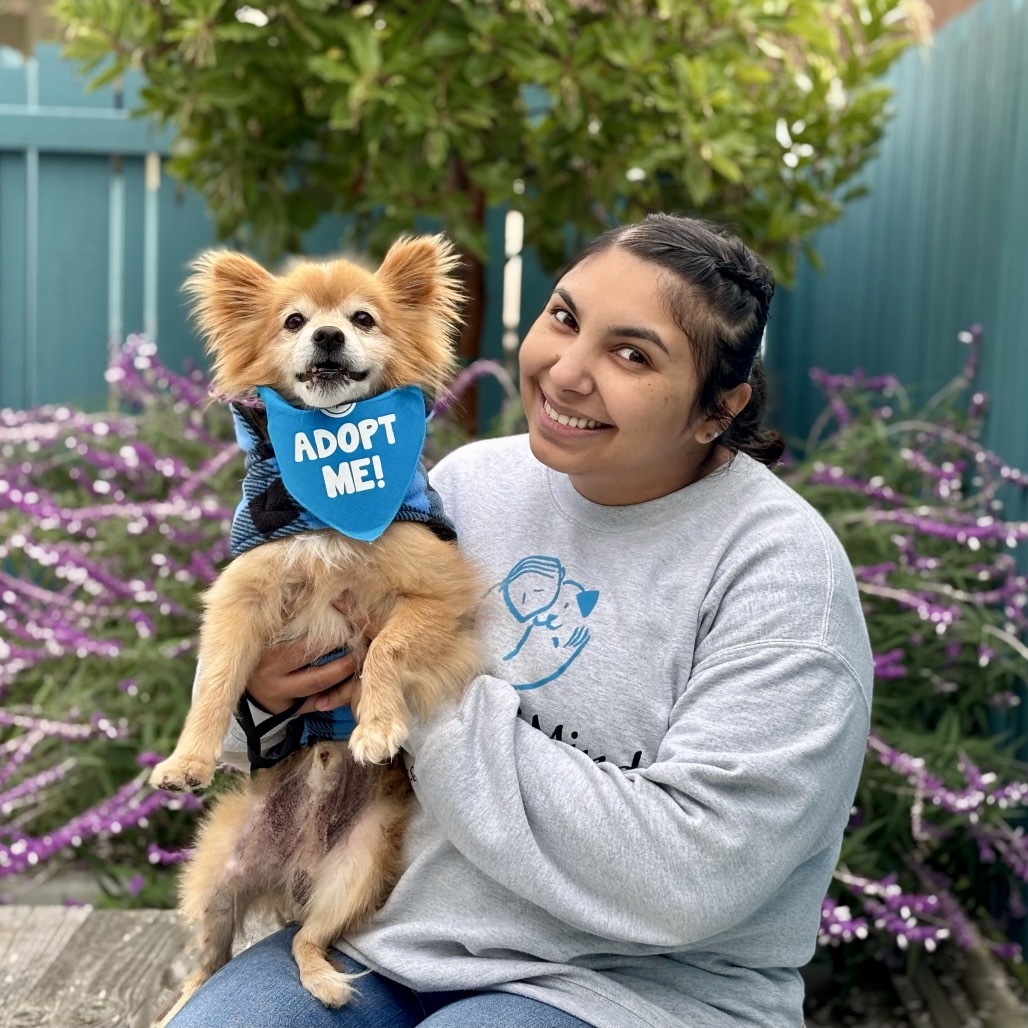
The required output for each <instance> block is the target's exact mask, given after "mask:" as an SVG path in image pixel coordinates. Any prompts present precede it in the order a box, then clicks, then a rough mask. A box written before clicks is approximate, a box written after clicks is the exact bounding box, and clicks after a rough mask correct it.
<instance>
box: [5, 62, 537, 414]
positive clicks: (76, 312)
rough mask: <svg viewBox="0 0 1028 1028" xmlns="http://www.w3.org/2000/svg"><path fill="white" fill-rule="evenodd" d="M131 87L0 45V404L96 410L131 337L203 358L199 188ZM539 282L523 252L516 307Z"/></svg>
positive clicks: (321, 226) (492, 342) (489, 316)
mask: <svg viewBox="0 0 1028 1028" xmlns="http://www.w3.org/2000/svg"><path fill="white" fill-rule="evenodd" d="M141 85H142V82H141V79H140V78H139V77H138V76H134V75H128V76H126V77H125V80H124V82H123V83H122V84H121V85H120V86H119V87H117V88H115V87H107V88H104V89H100V90H98V91H97V92H95V93H87V92H86V90H85V88H84V85H83V83H82V81H81V79H79V78H78V77H77V76H76V74H75V72H74V69H73V67H72V65H70V64H69V63H67V62H65V61H63V60H62V59H61V57H60V54H59V51H58V49H57V48H56V47H54V46H41V47H40V48H39V49H38V51H37V53H36V56H35V57H34V58H32V59H28V60H25V59H23V58H22V57H21V55H20V54H19V53H17V52H16V51H12V50H4V49H2V48H0V407H32V406H36V405H38V404H43V403H58V402H60V403H76V404H81V405H84V406H87V407H102V406H103V405H104V404H105V403H106V400H107V387H106V384H105V383H104V379H103V371H104V368H105V367H106V363H107V354H108V348H109V346H110V345H111V343H112V341H117V340H120V339H122V338H124V336H125V335H126V334H128V333H131V332H146V333H147V334H148V335H149V336H151V337H152V338H153V339H154V340H156V342H157V344H158V350H159V354H160V357H161V360H162V361H163V362H164V363H165V364H167V365H169V366H170V367H173V368H180V367H181V366H182V365H183V364H184V363H185V362H187V361H192V362H201V361H202V356H201V349H200V345H199V342H198V340H197V338H196V336H195V334H194V333H193V332H192V330H191V328H190V326H189V323H188V316H187V311H186V309H185V308H184V306H183V301H182V296H181V292H180V289H181V284H182V281H183V279H184V278H185V275H186V269H187V265H188V263H189V261H190V260H191V258H192V257H194V256H195V255H196V254H197V253H198V252H199V251H201V250H202V249H204V248H206V247H209V246H212V245H216V240H215V237H214V229H213V225H212V222H211V219H210V218H209V217H208V216H207V214H206V212H205V210H204V206H203V203H202V202H201V200H200V199H199V198H198V197H197V195H196V194H195V193H193V192H192V191H190V190H187V189H184V188H182V186H180V185H179V184H177V183H176V182H175V181H174V180H172V179H170V178H169V177H168V176H167V175H166V174H163V173H162V163H163V160H164V158H165V157H166V156H167V155H168V152H169V146H170V142H171V140H170V136H169V135H168V133H167V132H165V131H161V130H159V129H158V128H157V127H155V126H154V125H153V124H152V123H150V122H148V121H145V120H142V119H139V118H136V117H133V116H132V115H131V113H130V112H131V111H132V109H133V108H134V107H135V106H136V105H137V102H138V93H139V89H140V87H141ZM503 224H504V212H502V211H494V212H490V215H489V224H488V230H489V250H490V260H489V263H488V266H487V282H486V290H487V298H488V299H487V305H486V310H485V325H486V328H485V352H486V354H487V355H489V356H499V355H500V352H501V337H502V333H503V326H502V317H501V297H502V288H503V264H504V238H503V237H504V230H503ZM343 226H344V222H343V219H342V217H340V216H326V217H324V218H322V219H321V220H320V221H319V222H318V224H317V225H316V226H315V228H314V229H313V230H311V231H310V232H309V233H307V234H306V236H305V237H304V239H303V252H305V253H307V254H312V255H323V254H330V253H333V252H336V251H338V249H339V246H340V240H341V236H342V231H343ZM546 281H547V280H546V276H545V275H543V273H542V272H541V271H540V269H539V268H538V266H537V265H536V264H535V263H534V262H533V261H532V260H531V258H530V255H528V256H527V257H526V262H525V268H524V273H523V292H522V304H523V310H524V312H525V315H524V316H526V317H527V316H529V314H531V316H534V312H535V311H536V310H538V308H539V307H540V306H541V305H542V302H543V297H542V296H541V295H540V294H541V293H542V292H543V291H546V290H547V285H546ZM498 395H499V394H498V393H497V392H496V391H495V390H494V391H493V392H492V393H487V395H486V397H484V398H483V403H482V404H481V407H482V410H483V413H485V412H488V411H489V410H490V409H492V410H495V406H496V402H497V401H498Z"/></svg>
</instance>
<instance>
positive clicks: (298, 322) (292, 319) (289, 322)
mask: <svg viewBox="0 0 1028 1028" xmlns="http://www.w3.org/2000/svg"><path fill="white" fill-rule="evenodd" d="M306 324H307V319H306V318H305V317H304V316H303V315H302V314H299V313H297V312H296V311H293V313H292V314H290V315H289V317H288V318H286V325H285V327H286V328H288V329H289V331H290V332H299V331H300V329H301V328H303V326H304V325H306Z"/></svg>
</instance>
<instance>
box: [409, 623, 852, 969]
mask: <svg viewBox="0 0 1028 1028" xmlns="http://www.w3.org/2000/svg"><path fill="white" fill-rule="evenodd" d="M518 703H519V701H518V694H517V692H516V691H515V690H513V689H512V688H511V687H510V686H509V685H508V684H507V683H505V682H502V681H500V680H498V679H495V678H490V677H487V676H484V677H481V678H478V679H476V680H475V681H474V682H473V683H472V685H471V687H470V689H469V690H468V692H467V694H466V696H465V697H464V700H463V702H462V703H461V705H460V706H459V707H457V708H454V707H451V708H449V709H448V710H445V711H441V712H439V713H437V714H436V715H435V717H434V718H433V719H431V720H430V721H428V722H422V723H418V724H416V725H415V727H414V731H413V732H412V735H411V738H410V740H409V741H408V744H407V749H408V752H409V754H410V755H411V757H412V758H413V759H410V758H409V763H410V765H411V771H412V780H413V781H414V788H415V791H416V793H417V795H418V798H419V800H420V801H421V802H422V804H423V805H424V806H425V807H426V808H427V809H428V810H429V811H430V812H431V813H432V814H433V815H434V817H435V818H436V820H437V821H438V822H439V824H440V825H442V826H443V830H444V831H445V832H446V833H447V834H448V836H449V838H450V840H451V842H452V843H453V844H454V846H455V847H456V848H457V849H458V850H459V851H460V852H461V853H462V854H463V855H464V856H465V857H466V858H467V859H468V860H469V861H471V863H473V864H474V865H475V866H476V867H478V868H479V869H480V870H481V871H482V872H483V873H484V874H486V875H488V876H489V877H491V878H493V879H495V880H497V881H498V882H500V883H501V884H503V885H504V886H506V887H507V888H508V889H510V890H511V891H513V892H515V893H516V894H518V895H519V896H522V897H523V898H525V899H528V900H530V901H531V902H533V903H536V904H539V905H541V906H543V907H545V908H546V909H548V910H550V911H551V912H552V913H553V914H555V915H556V916H557V917H559V918H560V919H561V920H563V921H565V922H566V923H568V924H570V925H573V926H575V927H577V928H579V929H581V930H583V931H587V932H590V933H593V934H595V935H598V936H602V937H604V938H609V939H615V940H621V941H631V942H635V943H640V944H643V945H652V946H655V947H659V948H661V949H664V948H679V947H682V946H687V945H690V944H693V943H696V942H698V941H700V940H704V939H707V938H710V937H712V936H715V935H717V934H719V933H720V932H723V931H725V930H727V929H729V928H731V927H732V926H733V925H735V924H737V923H739V922H740V921H742V920H743V919H745V918H746V917H748V916H749V915H750V914H752V913H753V912H754V911H756V910H757V909H759V908H760V907H761V906H763V905H764V904H765V903H766V902H767V901H768V900H769V899H770V898H771V897H772V896H773V895H774V894H775V893H776V892H777V891H778V889H779V888H780V887H781V886H782V885H783V883H784V882H785V881H786V879H787V878H788V877H789V875H790V874H791V873H792V872H793V871H794V870H795V869H796V868H797V867H798V866H799V865H800V864H802V863H803V862H804V861H805V860H807V859H808V858H809V857H811V856H812V855H813V854H815V853H817V852H819V851H820V850H821V849H823V848H825V847H826V846H830V845H838V839H839V837H840V836H841V832H842V828H843V826H844V824H845V822H846V819H847V817H848V813H849V809H850V805H851V803H852V799H853V795H854V792H855V789H856V785H857V781H858V778H859V775H860V769H861V765H862V761H863V754H864V748H865V743H866V739H867V731H868V717H869V711H868V706H867V701H866V698H865V697H864V695H863V693H862V691H861V689H860V685H859V682H858V680H857V677H856V675H855V673H854V672H853V670H852V668H851V667H850V666H849V664H848V663H847V662H846V661H845V660H844V659H843V658H842V657H841V656H840V655H839V654H837V653H835V652H834V651H832V650H830V649H828V648H825V647H820V646H817V645H813V644H810V643H796V642H783V643H774V642H770V643H764V644H761V645H752V646H741V647H738V648H737V649H736V650H732V651H727V652H725V653H722V654H721V655H720V656H719V658H718V659H717V661H716V662H713V663H708V664H707V665H706V666H701V667H699V668H697V669H696V670H695V671H694V673H693V675H692V677H691V678H690V681H689V685H688V688H687V689H686V691H685V694H684V695H683V696H682V698H681V699H680V700H679V702H678V703H677V705H676V706H675V708H674V710H673V712H672V716H671V719H670V724H669V728H668V732H667V735H666V737H665V738H664V740H663V742H662V744H661V746H660V748H659V750H658V753H657V756H656V759H655V761H654V762H653V763H652V764H651V765H650V766H649V767H647V768H644V769H638V770H632V771H622V770H621V769H619V768H618V767H616V766H614V765H612V764H611V763H609V762H600V763H594V762H593V761H592V759H591V758H590V757H589V756H587V755H586V754H584V753H582V752H580V751H579V750H576V749H574V748H573V747H571V746H569V745H567V744H565V743H563V742H560V741H556V740H553V739H550V738H549V737H547V736H546V735H545V734H544V733H543V732H541V731H539V730H537V729H536V728H534V727H532V726H531V725H530V724H528V723H527V722H525V721H524V720H523V719H521V718H520V717H518V713H517V712H518Z"/></svg>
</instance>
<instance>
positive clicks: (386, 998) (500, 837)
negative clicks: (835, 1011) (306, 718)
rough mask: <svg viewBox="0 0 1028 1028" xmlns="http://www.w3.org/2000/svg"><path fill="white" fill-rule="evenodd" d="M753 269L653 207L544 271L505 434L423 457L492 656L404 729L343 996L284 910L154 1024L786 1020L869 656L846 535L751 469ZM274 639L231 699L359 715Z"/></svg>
mask: <svg viewBox="0 0 1028 1028" xmlns="http://www.w3.org/2000/svg"><path fill="white" fill-rule="evenodd" d="M773 291H774V287H773V284H772V279H771V275H770V272H769V271H768V269H767V267H766V265H765V264H764V263H763V262H762V261H761V260H760V259H759V258H758V257H756V256H755V255H754V254H753V253H751V252H750V251H749V250H748V249H747V248H746V247H745V246H744V245H743V244H742V243H741V242H740V241H739V240H738V239H736V238H734V237H733V236H730V235H728V234H727V233H725V232H723V231H722V230H721V229H719V228H717V227H716V226H713V225H710V224H707V223H704V222H699V221H695V220H690V219H684V218H676V217H670V216H666V215H654V216H651V217H648V218H646V219H645V220H644V221H642V222H639V223H637V224H633V225H627V226H624V227H621V228H618V229H615V230H613V231H611V232H608V233H607V234H605V235H603V236H601V237H600V238H598V239H597V240H596V241H594V242H593V243H592V244H591V245H590V246H589V247H587V248H586V250H585V251H584V252H583V253H582V254H581V255H580V256H579V257H578V258H577V259H576V260H575V261H574V263H573V264H572V265H571V266H570V267H569V268H568V269H567V270H566V271H565V272H564V274H563V275H562V276H561V277H560V280H559V282H558V283H557V286H556V288H555V290H554V293H553V295H552V297H551V298H550V301H549V302H548V304H547V305H546V309H545V310H544V311H543V312H542V314H540V316H539V318H538V319H537V321H536V322H535V324H534V325H533V326H532V327H531V329H530V330H529V331H528V334H527V336H526V337H525V340H524V343H523V345H522V349H521V394H522V399H523V401H524V405H525V410H526V412H527V416H528V434H527V436H520V437H515V438H508V439H498V440H487V441H482V442H478V443H474V444H472V445H470V446H468V447H465V448H463V449H461V450H459V451H457V452H456V453H454V454H452V455H451V456H450V457H448V458H447V459H446V460H444V461H442V462H441V463H440V464H439V465H438V466H437V467H436V468H435V469H434V471H433V473H432V482H433V484H434V486H435V487H436V489H437V490H438V491H439V493H440V494H441V495H442V497H443V500H444V501H445V503H446V507H447V510H448V513H449V514H450V516H451V517H452V518H453V520H454V522H455V523H456V526H457V529H458V533H459V539H460V546H461V548H462V549H463V550H464V551H465V552H466V553H467V554H468V556H469V557H471V558H472V559H473V560H474V561H475V562H476V563H477V564H478V565H479V566H480V567H481V569H482V572H483V574H484V576H485V581H486V582H488V583H489V589H488V591H487V593H486V595H485V597H484V599H483V603H482V608H481V613H480V625H481V635H482V640H483V644H484V652H485V654H486V664H487V672H488V673H487V674H485V675H483V676H481V677H480V678H477V679H475V681H474V682H472V683H471V684H470V687H469V689H468V691H467V694H466V696H465V698H464V700H463V702H462V703H461V704H460V706H459V707H458V708H456V709H448V710H444V711H442V712H440V713H439V714H438V715H437V716H435V717H433V718H432V719H431V720H430V721H427V722H425V721H415V723H414V725H413V727H412V731H411V735H410V738H409V739H408V740H407V742H406V743H405V746H404V751H405V759H406V762H407V767H408V770H409V772H410V778H411V782H412V783H413V788H414V792H415V794H416V796H417V798H418V800H419V806H418V812H417V814H416V815H415V818H414V821H413V823H412V825H411V828H410V830H409V832H408V835H407V840H406V851H407V852H406V857H407V861H408V864H407V870H406V872H405V873H404V874H403V876H402V877H401V879H400V881H399V883H398V884H397V886H396V888H395V889H394V891H393V893H392V895H391V897H390V898H389V900H388V901H387V903H386V904H385V906H384V907H383V908H382V910H381V911H379V913H378V914H377V915H376V917H375V918H374V920H373V921H372V922H371V923H370V924H369V925H368V926H367V927H366V928H364V929H363V930H361V931H360V932H358V933H355V934H353V935H352V936H350V937H347V938H345V939H340V940H339V943H338V948H339V953H338V959H339V962H340V965H341V966H342V967H344V969H346V970H349V971H361V970H363V969H370V971H369V973H368V974H367V976H366V977H364V978H361V979H360V980H359V982H358V984H357V988H358V990H359V992H360V995H359V997H358V998H357V999H355V1000H354V1001H353V1002H352V1003H350V1004H349V1005H347V1006H346V1007H344V1008H342V1009H340V1010H327V1009H325V1008H324V1007H322V1006H321V1005H320V1004H319V1003H318V1002H317V1001H316V1000H314V999H312V998H311V997H310V996H309V995H308V994H307V993H306V992H305V991H304V990H303V988H302V987H301V986H300V985H299V982H298V980H297V973H296V968H295V965H294V963H293V960H292V957H291V955H290V952H289V940H290V937H291V936H290V932H289V930H288V929H287V930H284V931H283V932H279V933H277V934H275V935H272V936H270V937H269V938H268V939H266V940H264V941H263V942H261V943H259V944H258V945H256V946H254V947H252V948H251V949H250V950H248V951H246V953H244V954H243V955H242V956H240V957H238V958H236V959H235V960H233V961H232V962H231V963H230V964H228V965H227V966H226V967H225V968H223V969H222V970H221V971H220V972H219V973H218V974H217V975H215V976H214V978H212V979H211V981H210V982H208V983H207V985H206V986H204V988H203V989H201V990H200V992H199V993H198V994H197V995H196V996H194V997H193V999H192V1000H191V1001H190V1002H189V1003H188V1004H187V1005H186V1006H185V1007H184V1008H183V1010H182V1011H181V1012H180V1013H179V1015H178V1017H177V1018H176V1019H175V1020H174V1022H173V1025H174V1028H209V1026H210V1025H212V1024H233V1025H241V1026H246V1028H264V1026H268V1028H270V1026H276V1028H278V1026H284V1025H291V1026H296V1028H357V1026H364V1028H371V1026H379V1025H383V1026H384V1025H389V1026H391V1028H408V1026H414V1025H426V1026H431V1028H457V1026H462V1028H471V1026H475V1028H486V1026H489V1028H496V1026H501V1028H504V1026H514V1025H518V1026H540V1028H541V1026H547V1028H581V1026H582V1025H593V1026H597V1028H736V1026H743V1025H749V1026H760V1028H798V1026H800V1025H801V1024H802V999H803V989H802V982H801V979H800V975H799V971H798V968H799V967H800V966H801V965H803V964H804V963H806V962H807V961H808V960H809V959H810V957H811V955H812V953H813V950H814V945H815V939H816V934H817V928H818V923H819V918H820V905H821V900H822V898H823V896H824V894H825V890H826V887H827V885H828V882H829V879H830V877H831V874H832V871H833V869H834V867H835V862H836V859H837V857H838V853H839V847H840V843H841V838H842V832H843V829H844V827H845V825H846V822H847V819H848V816H849V810H850V804H851V802H852V798H853V794H854V791H855V789H856V785H857V780H858V777H859V774H860V769H861V765H862V761H863V753H864V746H865V742H866V738H867V730H868V717H869V704H870V697H871V679H872V661H871V653H870V648H869V646H868V641H867V634H866V631H865V627H864V623H863V619H862V615H861V610H860V604H859V600H858V596H857V590H856V586H855V583H854V580H853V575H852V571H851V569H850V567H849V565H848V563H847V560H846V556H845V554H844V552H843V551H842V548H841V547H840V545H839V543H838V541H837V540H836V539H835V537H834V536H833V534H832V533H831V531H830V530H829V529H828V527H827V526H826V524H825V523H824V521H823V520H822V519H821V518H820V517H819V516H818V515H817V513H816V512H815V511H814V510H812V509H811V508H810V507H809V506H808V505H807V504H806V503H805V502H804V501H803V500H802V499H800V498H799V497H798V496H797V495H796V494H795V493H793V492H792V491H791V490H790V489H789V488H788V487H787V486H786V485H784V484H783V483H782V482H781V481H780V480H779V479H778V478H776V477H775V475H774V474H773V473H772V472H771V471H770V470H769V469H768V467H767V466H766V465H767V464H772V463H774V462H775V461H776V460H777V458H778V457H779V456H780V455H781V452H782V443H781V439H780V437H778V436H776V435H775V434H773V433H769V432H766V431H764V430H763V429H762V428H761V419H762V415H763V409H764V375H763V370H762V367H761V363H760V358H759V350H760V342H761V337H762V334H763V330H764V326H765V323H766V321H767V316H768V307H769V304H770V301H771V297H772V294H773ZM301 659H302V658H301V652H300V650H299V649H298V648H297V647H296V646H293V647H288V646H287V647H282V648H280V649H278V650H276V651H273V652H271V653H269V654H268V655H267V656H266V657H265V659H264V661H263V662H262V664H261V666H260V668H259V669H258V671H257V673H256V674H255V676H254V679H253V681H252V682H251V683H250V694H251V696H252V698H253V699H255V700H256V701H257V702H259V703H260V705H261V706H263V707H264V708H265V709H266V710H268V711H272V712H274V711H277V710H281V709H285V708H286V707H288V706H289V705H290V704H291V702H292V701H293V699H294V698H295V697H299V696H308V697H310V700H309V703H308V709H315V708H325V707H334V706H340V705H343V704H350V705H352V706H353V707H354V708H355V709H358V711H359V696H360V682H359V678H357V677H356V676H355V675H354V671H355V668H354V666H353V663H352V661H351V660H349V658H343V659H341V660H338V661H335V662H334V663H332V664H328V665H325V666H324V667H322V668H317V669H310V670H303V671H296V670H294V669H295V668H296V667H297V665H298V664H300V663H301ZM336 683H341V684H336ZM238 742H239V740H231V739H230V740H229V746H228V752H227V757H228V758H229V759H231V758H232V757H233V751H234V749H235V748H236V747H237V746H238ZM235 757H236V759H239V758H240V757H242V754H239V753H236V754H235ZM243 760H244V761H245V758H243Z"/></svg>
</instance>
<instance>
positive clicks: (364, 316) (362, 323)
mask: <svg viewBox="0 0 1028 1028" xmlns="http://www.w3.org/2000/svg"><path fill="white" fill-rule="evenodd" d="M350 320H351V321H352V322H353V323H354V324H355V325H356V326H357V327H358V328H364V329H368V328H374V327H375V319H374V318H373V317H372V316H371V315H370V314H369V313H368V312H367V311H357V313H356V314H354V315H353V316H352V317H351V318H350Z"/></svg>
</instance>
